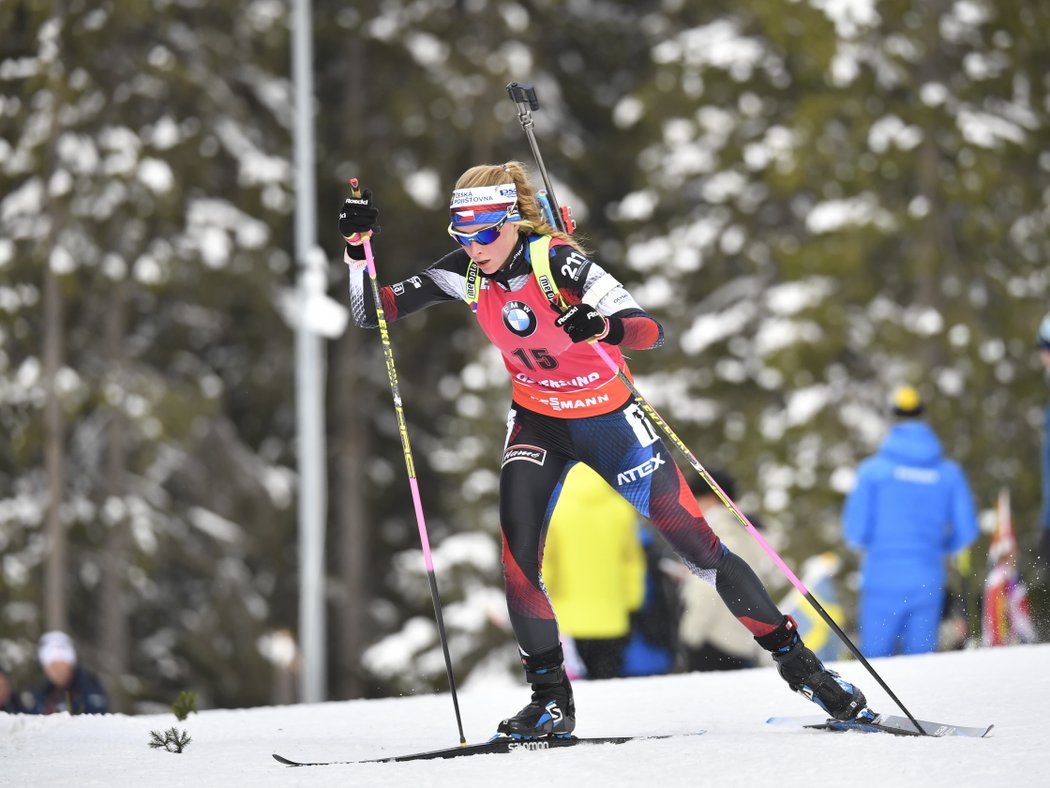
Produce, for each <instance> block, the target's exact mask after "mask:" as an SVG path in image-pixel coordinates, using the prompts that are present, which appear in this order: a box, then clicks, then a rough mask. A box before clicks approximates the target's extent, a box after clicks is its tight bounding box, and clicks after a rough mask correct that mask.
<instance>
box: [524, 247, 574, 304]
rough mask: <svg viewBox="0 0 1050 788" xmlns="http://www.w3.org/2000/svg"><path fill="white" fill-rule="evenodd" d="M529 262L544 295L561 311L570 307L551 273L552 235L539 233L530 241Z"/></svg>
mask: <svg viewBox="0 0 1050 788" xmlns="http://www.w3.org/2000/svg"><path fill="white" fill-rule="evenodd" d="M529 262H530V263H532V274H533V276H535V277H536V282H537V283H538V284H539V286H540V290H542V291H543V295H545V296H546V297H547V300H548V301H550V302H551V304H552V305H553V306H555V307H558V308H559V311H564V310H565V309H567V308H568V304H566V303H565V299H564V298H562V297H561V290H559V289H558V286H557V285H556V284H554V274H552V273H551V237H550V236H549V235H539V236H537V237H536V238H535V239H534V240H533V241H530V242H529Z"/></svg>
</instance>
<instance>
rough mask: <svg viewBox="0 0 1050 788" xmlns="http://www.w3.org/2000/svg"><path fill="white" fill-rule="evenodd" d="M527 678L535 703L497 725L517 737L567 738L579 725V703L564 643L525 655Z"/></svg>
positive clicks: (523, 658) (501, 731)
mask: <svg viewBox="0 0 1050 788" xmlns="http://www.w3.org/2000/svg"><path fill="white" fill-rule="evenodd" d="M521 664H522V665H523V666H524V667H525V678H526V679H527V680H528V681H529V682H530V683H531V684H532V702H531V703H530V704H529V705H528V706H526V707H525V708H524V709H522V710H521V711H519V712H518V713H517V714H515V715H514V716H513V717H508V718H507V719H505V720H503V722H501V723H500V724H499V726H498V727H497V728H496V730H497V731H498V732H499V733H502V734H503V735H504V736H510V737H512V738H515V739H542V738H544V737H547V736H557V737H559V738H563V737H567V736H569V734H571V733H572V731H573V729H574V728H575V727H576V704H575V703H573V699H572V686H571V685H570V684H569V678H568V676H566V675H565V666H564V658H563V655H562V650H561V646H560V645H559V646H558V647H557V648H554V649H551V650H550V651H545V652H543V653H542V654H536V655H535V656H527V655H524V654H523V655H522V657H521Z"/></svg>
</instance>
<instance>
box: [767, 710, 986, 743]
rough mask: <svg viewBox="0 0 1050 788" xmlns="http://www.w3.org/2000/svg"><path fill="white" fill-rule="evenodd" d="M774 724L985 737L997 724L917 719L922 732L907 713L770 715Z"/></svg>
mask: <svg viewBox="0 0 1050 788" xmlns="http://www.w3.org/2000/svg"><path fill="white" fill-rule="evenodd" d="M766 722H767V723H769V724H770V725H782V726H786V727H792V728H806V729H809V730H824V731H839V732H841V731H861V732H863V733H890V734H893V735H895V736H936V737H942V736H969V737H972V738H977V739H980V738H984V737H985V736H987V735H988V733H989V732H990V731H991V730H992V728H993V727H994V726H993V725H985V726H983V727H970V726H966V725H949V724H947V723H944V722H932V721H930V720H916V722H918V723H919V725H921V726H922V731H921V732H920V731H919V729H918V728H916V727H915V725H914V723H912V721H911V720H909V719H908V718H907V717H901V716H897V715H894V714H876V715H875V716H874V717H858V718H857V719H853V720H845V721H843V720H836V719H829V718H827V717H817V716H804V717H770V718H769V719H768V720H766Z"/></svg>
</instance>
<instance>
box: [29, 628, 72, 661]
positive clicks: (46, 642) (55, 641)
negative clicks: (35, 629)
mask: <svg viewBox="0 0 1050 788" xmlns="http://www.w3.org/2000/svg"><path fill="white" fill-rule="evenodd" d="M37 653H38V655H39V656H40V664H41V665H47V664H50V663H52V662H65V663H67V664H70V665H76V664H77V650H76V649H75V648H73V641H72V639H71V638H70V637H69V635H67V634H66V633H65V632H59V631H57V630H54V631H52V632H45V633H44V634H43V635H41V636H40V648H39V649H38V651H37Z"/></svg>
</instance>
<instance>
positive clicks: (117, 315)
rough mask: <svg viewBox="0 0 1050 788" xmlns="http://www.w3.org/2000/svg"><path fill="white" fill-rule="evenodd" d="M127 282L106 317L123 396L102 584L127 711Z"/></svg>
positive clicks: (113, 685) (101, 647)
mask: <svg viewBox="0 0 1050 788" xmlns="http://www.w3.org/2000/svg"><path fill="white" fill-rule="evenodd" d="M126 292H127V283H126V282H125V281H123V280H121V281H119V282H116V283H114V286H113V289H112V294H113V295H112V300H111V304H110V308H109V310H107V313H106V329H105V331H106V355H107V357H108V358H109V374H108V376H107V380H106V383H107V384H108V385H111V386H115V387H116V388H117V389H118V390H119V392H120V394H121V396H120V398H119V399H118V401H116V402H113V403H112V405H111V407H110V411H111V416H110V423H109V440H108V441H107V445H106V481H105V485H106V486H105V490H106V507H105V512H104V522H105V524H106V527H107V532H106V543H105V555H104V556H103V558H102V566H103V572H102V583H101V588H100V589H99V591H100V597H99V601H98V604H99V641H98V654H99V665H100V667H101V669H102V672H103V674H104V675H106V676H107V677H108V678H109V679H110V681H109V682H108V689H109V691H110V700H111V705H112V710H113V711H116V712H127V711H130V709H128V708H127V697H126V695H125V693H124V692H123V691H122V682H121V679H122V677H124V676H125V675H126V674H127V672H128V609H127V604H126V601H125V589H124V578H125V574H126V572H125V567H126V566H127V563H128V539H129V534H128V516H127V509H126V506H125V503H124V501H125V496H126V494H127V490H126V489H125V479H126V478H127V470H126V469H127V454H128V451H127V419H126V416H125V413H124V397H123V395H124V394H125V393H126V392H125V389H126V385H127V374H126V369H127V359H126V358H125V329H126V318H125V309H126V305H125V300H126Z"/></svg>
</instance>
